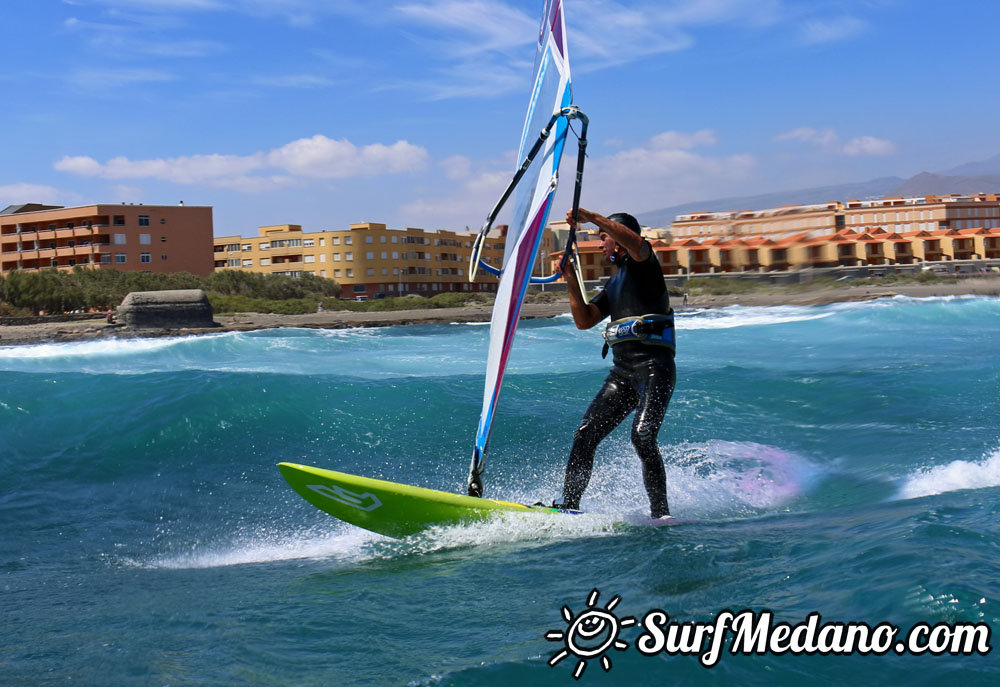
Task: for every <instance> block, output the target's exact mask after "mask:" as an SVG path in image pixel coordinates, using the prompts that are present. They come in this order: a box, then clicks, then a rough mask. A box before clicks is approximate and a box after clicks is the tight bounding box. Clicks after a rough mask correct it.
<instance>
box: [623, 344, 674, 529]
mask: <svg viewBox="0 0 1000 687" xmlns="http://www.w3.org/2000/svg"><path fill="white" fill-rule="evenodd" d="M676 377H677V374H676V371H675V367H674V363H673V360H669V363H668V362H657V363H650V364H649V365H648V366H647V368H646V369H645V370H644V371H643V374H642V376H641V377H640V379H639V380H637V381H638V382H639V401H638V407H637V408H636V411H635V420H634V421H633V422H632V445H633V446H635V450H636V453H638V454H639V460H641V461H642V480H643V483H644V484H645V485H646V493H647V494H648V495H649V514H650V515H651V516H652V517H654V518H659V517H663V516H664V515H670V508H669V507H668V506H667V473H666V469H665V468H664V467H663V456H661V455H660V447H659V446H658V445H657V439H656V437H657V434H658V433H659V431H660V425H661V424H663V416H664V414H665V413H666V412H667V405H669V403H670V397H671V395H673V392H674V383H675V381H676Z"/></svg>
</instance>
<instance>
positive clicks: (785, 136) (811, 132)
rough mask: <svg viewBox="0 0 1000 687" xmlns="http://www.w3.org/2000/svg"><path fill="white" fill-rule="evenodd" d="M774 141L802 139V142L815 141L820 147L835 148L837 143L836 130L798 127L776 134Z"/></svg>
mask: <svg viewBox="0 0 1000 687" xmlns="http://www.w3.org/2000/svg"><path fill="white" fill-rule="evenodd" d="M774 140H775V141H802V142H803V143H815V144H816V145H818V146H820V147H822V148H835V147H836V146H837V143H838V140H839V139H838V137H837V132H836V131H834V130H833V129H822V130H817V129H810V128H809V127H800V128H798V129H793V130H792V131H786V132H785V133H782V134H778V135H777V136H775V137H774Z"/></svg>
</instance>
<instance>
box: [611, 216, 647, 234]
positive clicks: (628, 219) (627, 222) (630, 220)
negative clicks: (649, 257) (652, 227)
mask: <svg viewBox="0 0 1000 687" xmlns="http://www.w3.org/2000/svg"><path fill="white" fill-rule="evenodd" d="M608 219H609V220H611V221H612V222H618V224H621V225H624V226H626V227H628V228H629V229H631V230H632V231H634V232H635V233H636V234H638V235H639V236H642V227H640V226H639V220H637V219H636V218H635V217H633V216H632V215H630V214H628V213H627V212H616V213H615V214H613V215H608Z"/></svg>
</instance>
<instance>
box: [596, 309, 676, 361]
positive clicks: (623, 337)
mask: <svg viewBox="0 0 1000 687" xmlns="http://www.w3.org/2000/svg"><path fill="white" fill-rule="evenodd" d="M622 341H639V342H641V343H644V344H647V345H649V346H666V347H667V348H669V349H670V350H671V351H675V350H676V347H677V342H676V337H675V334H674V311H673V309H671V310H670V312H668V313H667V314H666V315H659V314H653V315H643V316H641V317H623V318H622V319H620V320H615V321H614V322H609V323H608V325H607V327H605V329H604V348H603V349H602V350H601V357H602V358H606V357H607V356H608V349H609V348H610V347H611V346H614V345H615V344H617V343H621V342H622Z"/></svg>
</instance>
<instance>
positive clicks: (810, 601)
mask: <svg viewBox="0 0 1000 687" xmlns="http://www.w3.org/2000/svg"><path fill="white" fill-rule="evenodd" d="M486 337H487V327H485V326H479V325H468V324H441V325H428V326H411V327H395V328H384V329H360V330H346V331H345V330H338V331H322V330H296V329H287V330H280V331H279V330H272V331H261V332H254V333H225V334H219V335H211V336H203V337H197V338H177V339H150V340H141V339H140V340H129V341H102V342H81V343H64V344H46V345H37V346H29V347H7V348H0V470H2V471H0V474H2V475H3V477H2V484H3V488H2V490H0V612H2V622H0V684H3V685H21V684H23V685H64V684H72V685H102V686H103V685H511V684H521V685H536V684H537V685H543V684H544V685H549V684H592V685H597V684H603V685H618V684H628V685H663V684H699V685H701V684H762V683H765V682H766V683H767V684H769V685H800V684H818V683H830V684H848V683H849V684H900V683H903V682H904V681H905V683H907V684H911V685H932V684H955V683H956V682H958V681H961V682H964V683H966V684H998V683H1000V652H998V650H993V651H991V652H990V653H988V654H987V655H981V654H973V655H949V654H945V655H929V654H924V655H919V656H915V655H911V654H904V655H899V654H897V653H896V652H894V651H890V652H889V653H887V654H885V655H861V654H858V653H855V654H851V655H827V656H823V655H792V654H791V653H786V654H783V655H778V654H775V653H770V652H768V653H763V654H760V655H733V654H731V653H726V652H723V654H722V655H721V657H720V660H719V661H718V663H717V664H716V665H715V666H714V667H712V668H710V669H709V668H705V667H703V666H702V665H701V664H700V663H699V660H698V657H697V656H696V655H667V654H665V653H658V654H657V655H655V656H646V655H644V654H642V653H641V652H639V651H638V650H637V648H636V645H637V644H638V643H639V635H640V632H642V631H643V628H641V627H639V626H638V623H637V624H635V625H631V626H625V623H624V619H625V618H626V617H635V618H637V619H638V620H640V621H641V620H642V618H643V616H644V615H645V614H646V613H647V612H648V611H650V610H652V609H662V610H663V611H665V612H666V613H667V614H669V617H670V618H671V619H673V620H675V621H677V622H710V621H712V620H713V619H714V618H715V617H716V616H717V614H719V613H720V612H721V611H723V610H725V609H729V610H732V611H734V612H738V611H742V610H744V609H749V610H753V611H756V612H763V611H765V610H766V611H770V612H772V613H773V615H774V617H775V619H776V620H781V621H785V622H788V623H791V624H793V625H794V624H796V623H801V622H804V621H805V620H806V618H807V616H808V615H809V614H810V613H813V612H818V613H820V614H821V616H822V619H823V621H824V622H831V621H839V622H843V623H851V622H855V623H856V622H865V623H868V624H869V625H872V626H875V625H876V624H878V623H892V624H893V625H895V626H897V627H900V628H902V630H901V633H903V632H905V631H906V630H907V629H908V628H910V627H912V626H914V625H916V624H918V623H928V624H929V625H932V626H933V625H936V624H938V623H971V624H981V626H985V627H986V628H988V629H989V630H990V632H991V636H990V639H989V643H990V645H991V646H992V645H994V644H996V643H998V642H1000V525H998V520H1000V397H998V388H1000V360H998V351H1000V346H998V344H1000V300H998V299H995V298H982V297H966V298H948V299H928V300H913V299H906V298H895V299H886V300H878V301H872V302H866V303H852V304H837V305H830V306H824V307H770V308H739V307H732V308H724V309H719V310H710V311H698V310H693V311H687V312H684V313H682V314H680V316H679V318H678V338H679V345H680V348H679V352H678V357H677V364H678V387H677V391H676V393H675V395H674V399H673V402H672V404H671V407H670V409H669V411H668V415H667V419H666V422H665V423H664V428H663V431H662V432H661V434H660V445H661V449H662V452H663V455H664V458H665V461H666V465H667V475H668V482H669V497H670V502H671V506H672V509H673V511H674V513H675V515H677V516H679V517H680V518H683V519H685V520H690V521H691V522H688V523H686V524H683V525H681V526H677V527H649V526H642V525H638V524H629V523H630V522H632V521H635V520H636V519H637V518H639V517H641V516H642V515H643V514H644V513H645V511H646V506H647V504H646V499H645V495H644V492H643V490H642V486H641V480H640V475H639V466H638V460H637V458H636V457H635V455H634V451H633V450H632V447H631V445H630V443H629V440H628V432H627V429H628V427H627V425H628V422H626V423H625V426H623V427H622V428H620V429H619V431H616V432H615V433H614V434H613V435H612V436H611V437H609V439H608V440H607V441H606V442H605V443H604V444H602V446H601V447H600V449H599V450H598V455H597V463H596V468H595V472H594V478H593V480H592V482H591V485H590V488H589V490H588V491H587V494H586V496H585V498H584V501H583V504H582V505H583V507H584V509H585V510H586V511H588V512H587V514H585V515H583V516H578V517H569V516H553V517H546V516H537V515H534V516H523V517H520V518H515V517H507V518H503V519H498V520H496V521H492V522H489V523H480V524H477V525H469V526H461V527H450V528H440V529H435V530H431V531H428V532H425V533H422V534H420V535H418V536H414V537H411V538H409V539H405V540H400V541H397V540H390V539H386V538H383V537H380V536H378V535H374V534H370V533H367V532H364V531H362V530H358V529H355V528H353V527H350V526H347V525H344V524H342V523H339V522H338V521H336V520H334V519H332V518H331V517H329V516H327V515H325V514H323V513H321V512H319V511H318V510H316V509H314V508H313V507H312V506H310V505H309V504H307V503H306V502H305V501H303V500H302V499H301V498H300V497H299V496H297V495H296V494H295V493H294V492H293V491H292V490H291V489H290V488H288V487H287V486H286V485H285V484H284V482H283V480H282V478H281V476H280V474H279V472H278V470H277V468H276V467H275V464H276V463H277V462H279V461H282V460H290V461H296V462H301V463H307V464H314V465H318V466H322V467H327V468H330V469H335V470H341V471H346V472H352V473H358V474H364V475H369V476H375V477H381V478H385V479H391V480H394V481H399V482H405V483H411V484H418V485H422V486H426V487H432V488H437V489H444V490H448V491H459V492H460V491H462V490H463V488H464V480H465V476H466V470H467V466H468V460H469V456H470V455H471V449H472V442H473V439H474V435H475V428H476V422H477V419H478V412H479V408H480V404H481V399H482V377H483V368H484V356H485V350H486ZM600 348H601V340H600V335H599V333H598V332H596V331H587V332H580V331H577V330H576V329H575V328H574V327H573V325H572V322H571V320H570V319H569V317H568V316H563V317H557V318H554V319H552V320H535V321H527V322H524V323H523V324H522V327H521V330H520V332H519V334H518V341H517V344H516V350H515V353H514V355H513V360H512V362H511V366H510V368H509V372H508V377H507V383H506V386H505V391H504V394H503V397H502V400H501V405H500V409H499V411H498V414H497V426H496V429H495V431H494V435H493V440H492V452H491V455H490V463H489V468H488V473H487V475H486V487H487V491H488V495H490V496H494V497H498V498H505V499H510V500H518V501H528V502H533V501H536V500H551V499H553V498H555V497H556V496H557V495H558V493H559V489H560V486H561V481H562V471H563V467H564V462H565V458H566V455H567V453H568V450H569V446H570V442H571V439H572V434H573V430H574V429H575V427H576V424H577V422H578V421H579V419H580V417H581V415H582V413H583V411H584V409H585V408H586V405H587V404H588V403H589V401H590V399H591V397H592V396H593V394H594V393H595V392H596V390H597V388H598V387H599V385H600V384H601V381H602V379H603V378H604V375H605V374H606V370H607V367H608V363H607V362H606V361H603V360H602V359H601V357H600ZM593 590H597V593H596V594H595V593H594V591H593ZM615 597H618V598H617V600H616V599H615ZM564 607H565V609H566V610H565V611H564V610H563V608H564ZM598 607H600V609H608V613H610V614H612V615H614V617H616V618H618V619H619V620H621V621H623V623H622V625H621V626H616V625H613V624H608V625H606V626H605V632H606V634H609V635H610V634H614V635H615V636H616V637H617V639H618V640H619V646H618V648H615V647H613V646H610V647H609V648H607V649H606V650H604V651H598V652H595V653H592V654H590V655H586V656H584V655H581V654H578V653H570V654H569V655H567V656H566V658H564V659H562V660H560V661H558V662H557V663H556V665H554V666H553V665H550V659H552V657H553V656H556V655H557V654H558V652H559V651H560V650H565V649H566V647H567V646H568V643H567V641H564V640H560V639H559V638H558V637H556V638H555V639H546V634H547V633H554V635H560V634H561V635H562V636H563V637H564V638H565V637H567V636H569V635H570V634H571V633H570V631H569V628H570V624H571V622H573V621H575V620H576V618H579V617H582V616H583V615H585V612H586V611H588V609H590V610H593V609H596V608H598ZM580 638H582V635H581V636H579V637H578V639H580ZM622 645H624V646H622ZM574 646H576V645H574ZM600 646H603V645H600ZM600 646H598V648H600ZM602 658H604V659H606V663H605V664H603V665H602V660H601V659H602ZM581 666H582V669H583V673H582V674H580V678H579V680H577V679H576V678H574V671H577V670H579V669H580V667H581ZM605 667H607V668H608V669H607V670H605Z"/></svg>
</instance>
